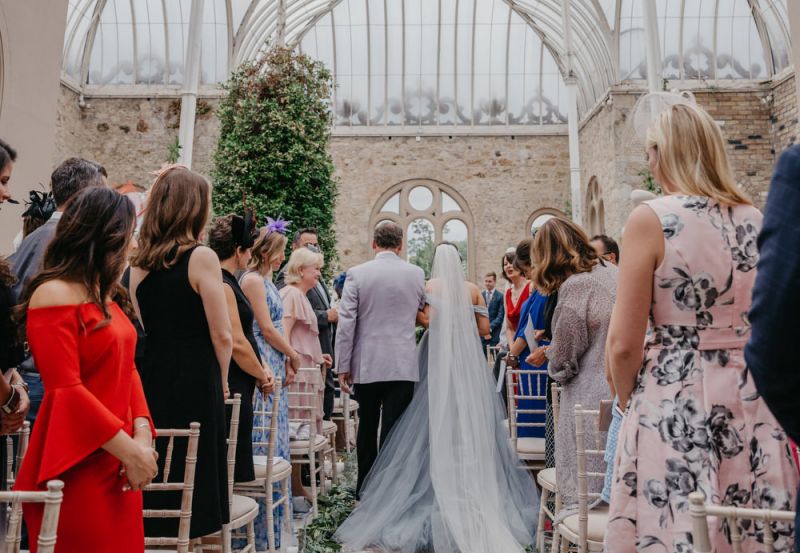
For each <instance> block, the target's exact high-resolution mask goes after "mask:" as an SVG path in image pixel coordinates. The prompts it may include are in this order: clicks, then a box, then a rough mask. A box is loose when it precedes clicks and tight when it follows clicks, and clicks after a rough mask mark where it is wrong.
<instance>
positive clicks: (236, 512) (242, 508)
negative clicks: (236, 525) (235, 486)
mask: <svg viewBox="0 0 800 553" xmlns="http://www.w3.org/2000/svg"><path fill="white" fill-rule="evenodd" d="M253 509H255V510H256V512H258V503H256V500H255V499H253V498H252V497H245V496H243V495H235V494H234V496H233V505H232V506H231V521H234V520H237V519H239V518H241V517H243V516H244V515H246V514H247V513H249V512H251V511H253Z"/></svg>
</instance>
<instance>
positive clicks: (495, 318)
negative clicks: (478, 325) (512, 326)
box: [481, 271, 505, 350]
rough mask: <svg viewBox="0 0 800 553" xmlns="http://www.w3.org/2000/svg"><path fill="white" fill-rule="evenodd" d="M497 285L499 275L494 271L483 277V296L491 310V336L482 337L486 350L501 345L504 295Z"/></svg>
mask: <svg viewBox="0 0 800 553" xmlns="http://www.w3.org/2000/svg"><path fill="white" fill-rule="evenodd" d="M496 285H497V273H495V272H494V271H491V272H489V273H486V276H484V277H483V286H484V290H483V292H481V295H482V296H483V301H484V302H486V305H487V306H488V308H489V334H488V335H487V336H482V337H481V344H482V345H483V349H484V350H486V348H487V347H489V346H496V345H497V344H498V343H500V329H501V328H502V326H503V317H505V309H504V308H503V295H502V294H501V293H500V292H499V291H498V290H497V288H496V287H495V286H496Z"/></svg>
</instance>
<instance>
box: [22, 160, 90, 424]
mask: <svg viewBox="0 0 800 553" xmlns="http://www.w3.org/2000/svg"><path fill="white" fill-rule="evenodd" d="M90 186H105V179H104V177H103V174H102V173H101V172H100V169H99V166H98V165H97V164H96V163H93V162H91V161H88V160H86V159H82V158H77V157H71V158H69V159H67V160H66V161H64V162H63V163H62V164H61V165H59V166H58V167H57V168H56V169H55V171H53V173H52V175H50V189H51V191H52V194H53V201H54V202H55V204H56V210H55V211H54V212H53V213H52V215H50V218H49V219H48V221H47V222H46V223H45V224H44V225H42V226H41V227H39V228H38V229H36V230H35V231H33V232H32V233H30V234H29V235H28V236H26V237H25V239H24V240H23V241H22V243H21V244H20V246H19V248H18V249H17V251H16V252H14V253H13V254H12V255H11V256H9V258H8V261H9V263H11V267H12V270H13V271H14V275H15V276H16V278H17V282H16V284H15V285H14V293H15V294H16V295H17V296H21V295H22V291H23V287H24V286H25V285H26V284H27V283H28V281H30V280H31V278H33V276H34V275H36V273H38V272H39V270H40V269H41V266H42V258H43V257H44V253H45V251H46V250H47V246H48V245H49V244H50V241H51V240H52V239H53V236H55V234H56V226H57V225H58V221H59V219H61V214H62V213H63V212H64V209H65V207H66V205H67V203H68V202H69V200H70V199H72V197H73V196H75V195H76V194H77V193H78V192H80V191H81V190H83V189H84V188H87V187H90ZM35 361H36V360H35V359H34V358H33V356H29V357H28V358H27V359H25V361H23V363H22V364H21V365H20V368H19V372H20V374H21V375H22V377H23V378H24V379H25V382H26V383H27V384H28V386H29V388H30V390H29V396H30V409H29V410H28V414H27V420H28V421H30V423H31V424H34V422H35V420H36V415H37V414H38V412H39V405H40V404H41V403H42V397H43V396H44V389H43V388H42V379H41V377H40V376H39V371H38V369H37V368H36V363H35Z"/></svg>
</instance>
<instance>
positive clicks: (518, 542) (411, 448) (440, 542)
mask: <svg viewBox="0 0 800 553" xmlns="http://www.w3.org/2000/svg"><path fill="white" fill-rule="evenodd" d="M431 288H432V293H431V296H430V298H429V301H430V305H431V317H430V320H431V324H430V330H429V332H427V333H426V335H425V336H424V337H423V339H422V341H421V342H420V346H419V362H420V382H419V384H418V386H417V388H416V391H415V394H414V399H413V400H412V402H411V405H410V406H409V407H408V409H407V410H406V412H405V414H404V415H403V417H402V418H401V419H400V420H399V421H398V422H397V424H396V425H395V427H394V428H393V429H392V431H391V433H390V434H389V436H388V438H387V442H386V444H385V445H384V447H383V448H382V449H381V451H380V454H379V456H378V459H377V461H376V463H375V465H374V466H373V468H372V470H371V471H370V473H369V475H368V477H367V479H366V481H365V483H364V486H363V489H362V491H361V498H362V500H361V503H360V505H359V506H358V507H357V508H356V509H355V510H354V511H353V513H352V514H351V516H350V517H349V518H348V519H347V520H346V521H345V523H344V524H343V525H342V526H341V527H340V528H339V530H338V531H337V533H336V538H337V539H338V540H339V541H340V542H342V543H343V544H345V545H347V546H348V547H349V548H350V549H352V550H354V551H360V550H362V549H366V548H369V549H378V550H380V551H385V552H392V553H417V552H421V551H426V552H427V551H429V550H430V549H431V548H433V550H434V551H435V552H436V553H514V552H517V553H521V552H522V551H523V547H524V546H525V545H528V544H530V543H532V542H533V535H534V534H535V527H536V518H537V514H538V510H539V501H538V493H537V491H536V488H535V487H534V484H533V480H532V478H531V476H530V474H529V473H528V471H527V470H526V469H525V468H524V467H523V466H522V465H521V464H520V462H519V461H518V459H517V457H516V454H515V453H514V451H513V449H512V447H511V443H510V440H509V437H508V430H507V429H506V428H505V426H504V424H503V418H504V415H503V411H504V410H503V406H502V402H501V401H500V398H499V396H498V395H497V394H496V393H495V392H494V382H493V380H492V377H491V375H490V371H489V370H488V369H487V367H486V361H485V358H484V356H483V353H482V351H481V343H480V338H479V336H478V330H477V328H476V325H475V315H474V311H473V305H472V302H471V301H470V297H469V293H468V290H467V287H466V284H465V282H464V275H463V269H462V267H461V260H460V257H459V254H458V251H457V250H456V249H455V248H454V247H452V246H451V245H440V246H439V247H438V248H437V249H436V255H435V258H434V265H433V279H432V281H431Z"/></svg>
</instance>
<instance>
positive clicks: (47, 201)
mask: <svg viewBox="0 0 800 553" xmlns="http://www.w3.org/2000/svg"><path fill="white" fill-rule="evenodd" d="M25 205H26V206H27V209H26V210H25V212H24V213H23V214H22V216H23V217H31V218H33V219H39V220H43V221H47V220H48V219H50V216H51V215H52V214H53V212H54V211H55V210H56V202H55V200H54V199H53V194H52V193H51V192H39V191H38V190H31V191H30V200H29V201H27V202H25Z"/></svg>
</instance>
